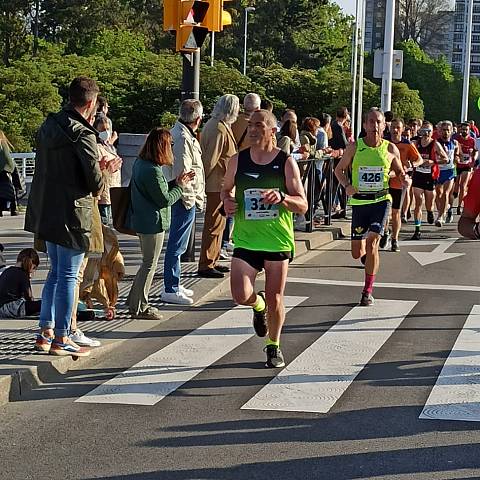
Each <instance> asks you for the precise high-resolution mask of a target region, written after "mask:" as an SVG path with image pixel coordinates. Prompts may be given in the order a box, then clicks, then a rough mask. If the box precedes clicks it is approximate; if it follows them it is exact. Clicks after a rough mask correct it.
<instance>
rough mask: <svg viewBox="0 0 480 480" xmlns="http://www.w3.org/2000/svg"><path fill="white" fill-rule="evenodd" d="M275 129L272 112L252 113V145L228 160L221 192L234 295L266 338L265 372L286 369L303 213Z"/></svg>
mask: <svg viewBox="0 0 480 480" xmlns="http://www.w3.org/2000/svg"><path fill="white" fill-rule="evenodd" d="M276 125H277V120H276V118H275V116H274V115H273V114H272V113H271V112H268V111H266V110H260V111H258V112H255V113H253V114H252V116H251V117H250V119H249V121H248V133H247V135H248V138H249V142H250V145H251V147H250V148H247V149H245V150H242V151H241V152H240V153H239V154H238V155H235V156H233V157H232V158H231V159H230V160H229V162H228V166H227V172H226V174H225V179H224V186H223V190H222V193H221V198H222V200H223V204H224V209H225V213H226V214H227V215H235V223H234V228H233V240H234V243H235V249H234V250H233V258H232V265H231V274H230V284H231V291H232V297H233V300H234V301H235V302H236V303H238V304H240V305H248V306H250V307H252V308H253V327H254V329H255V332H256V333H257V335H258V336H260V337H265V336H267V334H268V336H267V341H266V346H265V352H266V354H267V361H266V363H265V366H266V367H269V368H278V367H283V366H284V365H285V361H284V358H283V354H282V352H281V350H280V334H281V331H282V327H283V323H284V322H285V307H284V302H283V292H284V290H285V284H286V280H287V273H288V264H289V262H290V261H291V260H292V258H293V254H294V249H295V239H294V234H293V215H292V213H297V214H300V215H303V214H305V212H306V211H307V199H306V196H305V192H304V190H303V185H302V181H301V178H300V171H299V169H298V165H297V163H296V162H295V161H294V160H293V159H292V157H291V156H289V155H287V154H286V153H285V152H283V151H281V150H280V149H279V148H276V147H275V146H274V144H273V140H274V138H275V132H276ZM263 269H264V270H265V291H264V292H262V291H261V292H258V293H256V292H255V280H256V277H257V275H258V273H259V272H260V271H261V270H263Z"/></svg>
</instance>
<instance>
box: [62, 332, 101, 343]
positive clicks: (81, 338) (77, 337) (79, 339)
mask: <svg viewBox="0 0 480 480" xmlns="http://www.w3.org/2000/svg"><path fill="white" fill-rule="evenodd" d="M68 338H70V340H72V341H73V342H75V343H76V344H77V345H80V346H81V347H99V346H100V345H101V342H99V341H98V340H95V339H94V338H89V337H87V336H86V335H85V334H84V333H83V332H82V331H81V330H80V329H79V328H77V330H76V331H75V332H72V333H71V334H70V335H69V336H68Z"/></svg>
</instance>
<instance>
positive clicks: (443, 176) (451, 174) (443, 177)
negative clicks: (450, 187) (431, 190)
mask: <svg viewBox="0 0 480 480" xmlns="http://www.w3.org/2000/svg"><path fill="white" fill-rule="evenodd" d="M454 179H455V169H454V168H449V169H448V170H440V176H439V177H438V179H437V180H436V181H435V183H436V184H437V185H442V184H444V183H445V182H448V181H449V180H454Z"/></svg>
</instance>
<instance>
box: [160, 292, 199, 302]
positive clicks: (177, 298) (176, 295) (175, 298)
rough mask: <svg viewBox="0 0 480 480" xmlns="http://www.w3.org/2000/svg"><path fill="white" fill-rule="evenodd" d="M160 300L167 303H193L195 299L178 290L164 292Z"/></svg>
mask: <svg viewBox="0 0 480 480" xmlns="http://www.w3.org/2000/svg"><path fill="white" fill-rule="evenodd" d="M160 300H161V301H162V302H165V303H174V304H176V305H192V303H193V300H192V299H191V297H189V296H188V295H185V294H184V293H183V292H182V291H178V292H162V293H161V295H160Z"/></svg>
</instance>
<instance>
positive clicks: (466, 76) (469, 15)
mask: <svg viewBox="0 0 480 480" xmlns="http://www.w3.org/2000/svg"><path fill="white" fill-rule="evenodd" d="M465 15H466V20H467V22H466V23H467V31H466V33H465V43H464V47H463V61H464V65H463V94H462V122H466V121H467V119H468V93H469V87H470V84H469V82H470V55H471V54H472V28H473V0H470V1H469V2H468V10H467V2H465Z"/></svg>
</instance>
